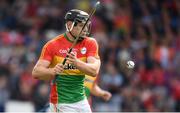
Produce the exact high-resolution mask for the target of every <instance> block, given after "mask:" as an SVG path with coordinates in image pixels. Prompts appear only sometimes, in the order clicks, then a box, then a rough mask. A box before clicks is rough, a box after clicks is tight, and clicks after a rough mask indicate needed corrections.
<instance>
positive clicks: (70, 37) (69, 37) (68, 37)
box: [66, 32, 75, 42]
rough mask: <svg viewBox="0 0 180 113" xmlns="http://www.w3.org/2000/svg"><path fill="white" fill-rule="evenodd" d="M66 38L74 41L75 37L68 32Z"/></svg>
mask: <svg viewBox="0 0 180 113" xmlns="http://www.w3.org/2000/svg"><path fill="white" fill-rule="evenodd" d="M66 36H67V37H66V38H67V39H68V40H69V41H70V42H73V41H74V40H75V39H74V37H73V36H72V35H71V34H70V33H69V32H66Z"/></svg>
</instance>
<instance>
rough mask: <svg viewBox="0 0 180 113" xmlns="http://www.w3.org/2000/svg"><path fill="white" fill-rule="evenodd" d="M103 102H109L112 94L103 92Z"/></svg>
mask: <svg viewBox="0 0 180 113" xmlns="http://www.w3.org/2000/svg"><path fill="white" fill-rule="evenodd" d="M101 97H102V98H103V99H104V100H105V101H109V99H110V98H111V97H112V94H111V93H110V92H108V91H104V93H103V95H102V96H101Z"/></svg>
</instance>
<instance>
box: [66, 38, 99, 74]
mask: <svg viewBox="0 0 180 113" xmlns="http://www.w3.org/2000/svg"><path fill="white" fill-rule="evenodd" d="M86 47H87V53H86V56H87V62H83V61H81V60H79V59H78V58H77V57H76V55H75V54H74V53H73V52H71V53H70V54H68V55H69V58H67V63H71V64H74V65H75V66H76V67H77V68H78V69H79V70H80V71H82V72H84V73H85V74H86V75H90V76H93V77H95V76H96V75H97V74H98V73H99V69H100V65H101V61H100V58H99V55H98V44H97V42H96V40H95V39H89V40H88V41H87V45H86Z"/></svg>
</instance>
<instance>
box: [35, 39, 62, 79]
mask: <svg viewBox="0 0 180 113" xmlns="http://www.w3.org/2000/svg"><path fill="white" fill-rule="evenodd" d="M53 47H54V45H53V44H51V43H50V42H49V43H47V44H46V45H45V46H44V47H43V49H42V52H41V56H40V58H39V60H38V62H37V63H36V65H35V66H34V69H33V71H32V76H33V77H34V78H36V79H39V80H51V79H53V78H54V76H55V75H56V74H59V73H61V72H62V71H63V70H64V67H63V65H62V64H57V65H56V66H54V67H52V68H50V64H51V62H52V59H53V57H54V48H53Z"/></svg>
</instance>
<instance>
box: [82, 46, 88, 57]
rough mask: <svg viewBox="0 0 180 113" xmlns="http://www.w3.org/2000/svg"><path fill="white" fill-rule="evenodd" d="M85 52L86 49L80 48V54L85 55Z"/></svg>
mask: <svg viewBox="0 0 180 113" xmlns="http://www.w3.org/2000/svg"><path fill="white" fill-rule="evenodd" d="M86 52H87V49H86V47H83V48H81V54H83V55H84V54H86Z"/></svg>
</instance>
